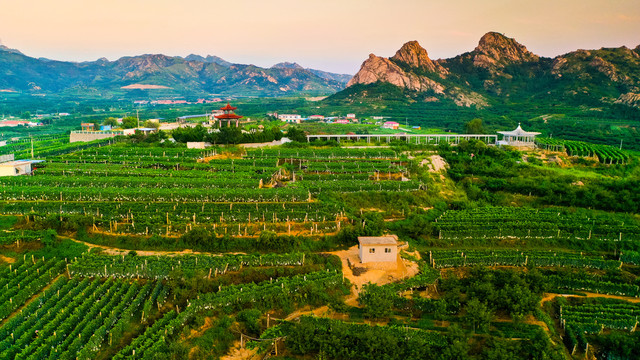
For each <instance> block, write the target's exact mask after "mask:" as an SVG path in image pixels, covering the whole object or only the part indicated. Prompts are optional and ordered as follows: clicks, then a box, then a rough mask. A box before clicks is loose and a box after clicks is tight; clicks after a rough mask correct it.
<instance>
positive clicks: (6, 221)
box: [0, 215, 18, 230]
mask: <svg viewBox="0 0 640 360" xmlns="http://www.w3.org/2000/svg"><path fill="white" fill-rule="evenodd" d="M17 221H18V217H17V216H12V215H9V216H4V215H3V216H0V230H10V229H11V228H12V227H13V225H15V223H16V222H17Z"/></svg>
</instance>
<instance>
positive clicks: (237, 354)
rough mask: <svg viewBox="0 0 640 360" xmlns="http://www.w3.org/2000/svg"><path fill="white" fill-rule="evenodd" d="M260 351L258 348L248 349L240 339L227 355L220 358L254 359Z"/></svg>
mask: <svg viewBox="0 0 640 360" xmlns="http://www.w3.org/2000/svg"><path fill="white" fill-rule="evenodd" d="M257 352H258V348H255V349H251V350H250V349H247V348H242V347H241V344H240V341H236V342H234V343H233V347H231V349H229V351H228V352H227V354H226V355H224V356H222V357H220V360H249V359H253V358H254V357H255V356H256V354H257Z"/></svg>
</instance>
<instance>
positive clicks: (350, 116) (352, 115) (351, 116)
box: [347, 114, 356, 119]
mask: <svg viewBox="0 0 640 360" xmlns="http://www.w3.org/2000/svg"><path fill="white" fill-rule="evenodd" d="M355 118H356V114H347V119H355Z"/></svg>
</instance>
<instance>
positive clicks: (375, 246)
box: [358, 235, 398, 264]
mask: <svg viewBox="0 0 640 360" xmlns="http://www.w3.org/2000/svg"><path fill="white" fill-rule="evenodd" d="M358 244H359V245H358V249H359V252H360V262H362V263H363V264H364V263H370V262H396V261H398V237H397V236H396V235H385V236H358Z"/></svg>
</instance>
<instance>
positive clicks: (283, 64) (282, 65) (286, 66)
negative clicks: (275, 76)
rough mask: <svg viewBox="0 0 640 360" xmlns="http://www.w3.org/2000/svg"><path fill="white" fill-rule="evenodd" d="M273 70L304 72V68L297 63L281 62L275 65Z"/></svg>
mask: <svg viewBox="0 0 640 360" xmlns="http://www.w3.org/2000/svg"><path fill="white" fill-rule="evenodd" d="M271 68H273V69H298V70H304V68H303V67H302V66H300V64H298V63H295V62H293V63H292V62H288V61H285V62H281V63H277V64H275V65H273V66H272V67H271Z"/></svg>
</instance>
